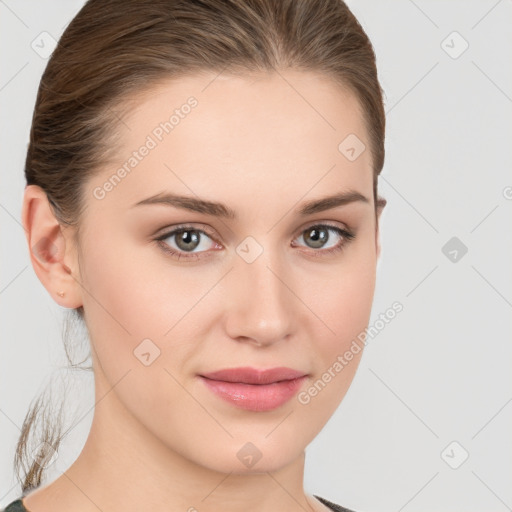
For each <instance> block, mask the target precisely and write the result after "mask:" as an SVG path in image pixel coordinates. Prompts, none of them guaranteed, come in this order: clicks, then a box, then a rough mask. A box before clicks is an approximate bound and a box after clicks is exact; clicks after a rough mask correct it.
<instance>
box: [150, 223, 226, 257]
mask: <svg viewBox="0 0 512 512" xmlns="http://www.w3.org/2000/svg"><path fill="white" fill-rule="evenodd" d="M169 239H171V240H172V239H174V241H173V242H171V243H169V242H167V240H169ZM155 240H156V241H158V242H159V245H160V246H161V247H162V249H163V250H164V251H166V252H168V253H170V254H171V255H173V256H177V257H178V259H179V258H180V257H184V258H194V259H198V258H199V257H200V256H199V253H203V252H206V253H207V252H208V249H209V248H212V246H213V247H218V248H220V247H222V246H220V245H219V244H217V242H216V241H214V240H213V239H212V238H211V237H210V236H209V235H208V233H206V231H204V230H202V229H198V228H195V227H192V226H179V227H178V228H176V229H173V230H172V231H168V232H166V233H164V234H163V235H160V236H159V237H157V238H155ZM196 249H198V250H197V251H196Z"/></svg>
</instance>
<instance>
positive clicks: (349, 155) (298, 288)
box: [75, 71, 378, 473]
mask: <svg viewBox="0 0 512 512" xmlns="http://www.w3.org/2000/svg"><path fill="white" fill-rule="evenodd" d="M122 121H123V122H120V124H119V160H118V162H117V164H116V165H113V166H110V167H109V168H108V169H107V168H105V169H103V170H102V171H101V174H98V175H97V176H95V177H94V179H92V180H91V181H90V183H88V184H87V195H86V201H87V206H88V207H87V210H86V214H85V217H84V218H83V225H82V228H81V247H80V253H79V259H78V260H76V267H75V269H76V272H77V274H78V276H79V277H78V280H79V281H80V283H81V286H80V293H81V294H82V300H83V307H84V311H85V320H86V323H87V326H88V329H89V333H90V337H91V343H92V347H93V357H94V370H95V378H96V388H97V396H98V397H101V396H103V395H105V394H106V393H108V396H109V398H108V401H105V402H104V404H106V403H108V404H109V408H108V414H107V408H106V407H99V406H97V408H96V413H95V414H96V415H97V416H98V415H101V416H102V417H103V420H102V421H103V424H104V425H108V424H109V422H110V423H112V424H113V423H115V424H116V425H117V427H118V426H119V424H122V427H123V435H128V436H133V437H134V439H135V438H137V442H144V443H148V444H147V445H148V446H149V445H151V446H153V447H154V446H158V447H159V448H158V449H159V450H162V449H164V450H170V451H171V452H173V453H174V454H178V455H180V456H183V457H184V458H185V459H188V460H189V461H192V462H193V463H196V464H199V465H201V466H204V467H208V468H211V469H214V470H218V471H222V472H235V473H236V472H247V471H258V472H259V471H271V470H275V469H277V468H279V467H283V466H285V465H286V464H289V463H290V462H292V461H293V460H296V459H297V457H299V456H301V455H302V453H303V451H304V448H305V447H306V445H308V444H309V443H310V442H311V441H312V439H313V438H314V437H315V435H316V434H317V433H318V432H319V431H320V430H321V428H322V427H323V425H324V424H325V423H326V422H327V420H328V419H329V417H330V416H331V415H332V414H333V412H334V410H335V409H336V407H337V406H338V404H339V403H340V401H341V400H342V398H343V396H344V395H345V393H346V392H347V389H348V387H349V386H350V383H351V381H352V379H353V376H354V373H355V371H356V368H357V366H358V364H359V360H360V358H361V355H362V350H361V347H362V342H361V341H360V339H361V337H360V338H359V341H357V343H354V340H357V337H358V335H360V334H361V332H363V331H364V329H365V327H366V326H367V325H368V322H369V317H370V311H371V305H372V300H373V294H374V286H375V271H376V262H377V258H378V241H377V240H378V238H377V235H378V234H377V232H376V224H375V205H374V198H373V195H372V190H373V188H372V168H371V164H372V162H371V155H370V149H369V140H368V135H367V132H366V129H365V126H364V124H363V118H362V113H361V112H360V110H359V106H358V103H357V102H356V99H355V97H354V96H352V95H351V94H349V93H348V92H347V91H343V90H341V89H340V88H339V87H337V86H335V85H334V83H332V82H330V81H329V80H328V79H326V78H325V77H322V76H319V75H314V74H307V73H302V72H298V71H294V72H292V71H287V72H282V73H280V74H273V75H263V74H261V75H255V76H252V77H250V78H248V77H246V78H234V77H227V78H226V77H223V76H218V77H215V75H214V74H211V75H206V74H204V75H194V76H191V77H188V78H181V79H180V80H179V81H172V82H171V81H169V82H168V83H165V84H163V85H162V84H161V85H158V86H157V87H156V88H153V89H152V90H151V91H150V92H146V93H144V94H142V95H140V96H138V97H137V98H136V108H132V109H131V110H130V111H129V112H128V114H127V115H126V116H125V117H123V119H122ZM347 137H348V138H347ZM362 144H364V146H363V145H362ZM365 147H366V149H365ZM123 166H124V167H123ZM123 169H124V171H123ZM342 194H350V195H348V196H347V197H348V201H346V202H344V203H343V202H342V201H337V200H335V199H331V200H327V199H326V198H329V197H333V196H338V195H342ZM166 195H168V196H169V197H170V196H173V197H174V199H172V198H171V199H169V200H168V201H166V200H165V199H163V198H164V197H165V196H166ZM178 196H179V198H178ZM156 197H158V198H160V199H161V201H159V202H156V201H148V200H149V199H150V198H156ZM364 198H366V200H364ZM325 225H327V227H326V226H325ZM183 226H186V227H187V229H186V230H185V231H182V232H181V234H180V233H174V234H173V233H171V231H172V230H175V229H177V228H180V227H183ZM338 230H341V231H338ZM346 232H348V233H349V234H346ZM350 235H352V236H350ZM157 238H160V239H161V240H160V241H158V240H156V239H157ZM168 251H173V252H168ZM77 287H78V284H77ZM240 367H243V368H247V367H250V368H253V369H255V370H266V369H271V368H276V367H280V368H282V367H285V368H288V369H292V370H295V371H296V372H297V375H299V376H302V375H304V376H305V377H303V378H301V379H298V380H295V381H293V382H291V381H288V382H281V383H280V384H277V383H274V384H267V385H262V384H259V385H258V384H248V383H245V384H240V381H244V380H247V378H249V377H250V375H249V377H248V376H247V375H246V374H242V375H237V374H233V375H231V378H232V380H235V381H238V382H239V383H238V384H236V383H231V384H226V383H225V382H224V384H223V383H221V382H220V381H219V380H208V379H206V378H205V377H202V376H204V375H205V374H210V373H212V372H217V371H219V370H224V369H234V368H240ZM253 377H254V375H253ZM287 377H288V378H290V377H291V375H287V374H281V375H279V374H277V375H274V376H273V378H272V375H271V376H270V380H271V381H276V380H279V379H281V378H283V379H286V378H287ZM222 378H229V377H225V376H224V377H222ZM315 383H316V386H315ZM114 404H115V405H114ZM155 443H156V444H155ZM144 446H146V445H144ZM253 467H254V469H252V468H253Z"/></svg>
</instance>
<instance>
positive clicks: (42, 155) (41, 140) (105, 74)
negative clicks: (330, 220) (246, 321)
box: [14, 0, 386, 493]
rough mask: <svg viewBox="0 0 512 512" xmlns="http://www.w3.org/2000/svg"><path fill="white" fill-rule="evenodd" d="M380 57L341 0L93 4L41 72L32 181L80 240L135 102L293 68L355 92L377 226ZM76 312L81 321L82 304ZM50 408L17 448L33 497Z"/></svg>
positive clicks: (55, 429)
mask: <svg viewBox="0 0 512 512" xmlns="http://www.w3.org/2000/svg"><path fill="white" fill-rule="evenodd" d="M375 61H376V59H375V54H374V50H373V47H372V45H371V43H370V40H369V39H368V37H367V35H366V33H365V32H364V30H363V28H362V27H361V25H360V24H359V22H358V21H357V19H356V18H355V17H354V15H353V14H352V12H351V11H350V10H349V8H348V7H347V6H346V5H345V3H344V2H343V1H342V0H137V1H130V0H89V1H87V2H86V3H85V4H84V6H83V7H82V9H81V10H80V11H79V12H78V14H77V15H76V16H75V17H74V18H73V20H72V21H71V23H70V24H69V25H68V27H67V28H66V30H65V31H64V33H63V35H62V37H61V38H60V41H59V43H58V45H57V47H56V49H55V51H54V52H53V54H52V55H51V57H50V59H49V61H48V64H47V66H46V69H45V71H44V73H43V76H42V78H41V82H40V85H39V90H38V94H37V99H36V104H35V109H34V115H33V120H32V127H31V131H30V144H29V146H28V151H27V158H26V164H25V177H26V181H27V185H32V184H34V185H38V186H40V187H41V188H42V189H43V190H44V191H45V192H46V194H47V197H48V201H49V202H50V204H51V206H52V209H53V211H54V213H55V216H56V217H57V219H58V220H59V222H61V223H62V224H63V225H64V224H66V225H71V226H74V228H75V242H76V243H77V245H78V242H79V231H78V228H79V226H80V219H81V217H82V215H83V213H84V207H85V197H84V193H83V191H84V184H85V183H86V182H88V180H89V179H90V178H91V176H93V175H94V173H97V172H98V169H99V168H100V167H102V166H105V164H106V163H107V162H109V161H110V160H111V159H113V158H114V156H115V155H114V153H115V150H116V144H115V143H116V125H117V124H118V123H119V122H120V117H119V113H120V112H123V109H124V108H126V105H127V101H126V100H128V99H129V98H130V97H133V96H135V95H136V94H137V93H138V92H141V91H142V90H144V89H146V88H148V87H150V86H152V85H155V84H156V83H157V82H159V81H163V80H166V79H167V80H168V79H170V78H179V77H180V76H184V75H191V74H193V73H194V72H200V71H213V72H216V73H220V72H222V71H227V72H229V73H232V74H243V73H251V72H260V71H261V72H264V71H265V72H271V71H273V70H279V69H286V68H293V69H296V70H303V71H308V72H318V73H320V74H323V75H325V76H328V77H329V78H331V79H332V80H334V81H335V83H337V84H339V85H340V86H341V87H343V88H345V89H346V88H348V89H349V90H351V91H352V92H353V93H354V94H355V96H356V97H357V99H358V101H359V104H360V106H361V110H362V113H363V116H364V120H365V125H366V127H367V131H368V135H369V146H370V151H371V155H372V164H373V192H374V200H375V205H376V219H377V222H378V218H377V209H378V208H381V207H383V206H384V205H385V203H386V201H385V199H382V198H378V196H377V178H378V175H379V174H380V172H381V170H382V167H383V165H384V137H385V112H384V106H383V97H382V89H381V87H380V84H379V81H378V77H377V68H376V62H375ZM340 142H341V141H340ZM377 225H378V224H377ZM72 313H74V314H75V317H77V318H78V320H79V321H83V308H82V307H79V308H77V309H76V310H73V311H72ZM70 362H71V361H70ZM44 410H45V407H44V404H43V403H42V402H41V400H40V399H39V400H37V401H36V402H34V403H32V404H31V405H30V409H29V412H28V413H27V415H26V417H25V421H24V423H23V427H22V432H21V435H20V438H19V441H18V444H17V448H16V455H15V461H14V463H15V469H16V471H17V473H18V478H19V480H20V482H21V485H22V489H23V492H24V493H25V492H27V491H28V490H30V489H32V488H34V487H37V486H39V485H40V483H41V478H42V474H43V472H44V466H45V462H47V461H48V459H49V458H50V457H51V454H52V449H51V447H53V449H57V448H58V445H59V443H60V441H61V437H60V432H61V430H60V427H59V426H58V425H52V423H51V418H48V416H47V415H45V414H42V412H44ZM38 417H39V418H42V420H40V421H41V422H42V424H43V426H42V435H41V436H40V439H39V443H38V446H40V449H39V452H38V454H37V456H36V457H35V459H34V457H33V454H30V453H29V450H28V448H27V446H28V439H29V434H30V433H31V431H33V430H34V427H35V425H36V420H37V418H38ZM45 442H46V443H47V444H44V443H45ZM21 472H22V473H23V475H21V474H20V473H21Z"/></svg>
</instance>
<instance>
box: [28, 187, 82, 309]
mask: <svg viewBox="0 0 512 512" xmlns="http://www.w3.org/2000/svg"><path fill="white" fill-rule="evenodd" d="M21 216H22V223H23V228H24V229H25V235H26V238H27V243H28V247H29V253H30V260H31V262H32V266H33V268H34V271H35V273H36V274H37V277H38V278H39V280H40V281H41V283H42V284H43V286H44V287H45V288H46V289H47V291H48V293H49V294H50V295H51V296H52V297H53V299H54V300H55V302H57V303H58V304H59V305H61V306H63V307H65V308H70V309H75V308H78V307H80V306H82V304H83V302H82V290H81V286H80V282H79V272H78V261H77V259H76V256H75V254H76V251H75V247H74V244H73V240H72V238H71V231H72V230H71V229H69V228H67V229H64V228H63V227H62V226H61V225H60V223H59V221H58V220H57V218H56V217H55V215H54V213H53V211H52V209H51V205H50V203H49V201H48V198H47V196H46V192H45V191H44V190H43V189H42V188H41V187H39V186H37V185H27V186H26V187H25V193H24V197H23V206H22V214H21ZM57 292H65V295H64V296H62V297H61V296H59V295H58V293H57Z"/></svg>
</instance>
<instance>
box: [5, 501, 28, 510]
mask: <svg viewBox="0 0 512 512" xmlns="http://www.w3.org/2000/svg"><path fill="white" fill-rule="evenodd" d="M0 512H27V509H26V508H25V507H24V506H23V502H22V501H21V498H18V499H17V500H15V501H13V502H12V503H9V505H7V507H5V508H3V509H0Z"/></svg>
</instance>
